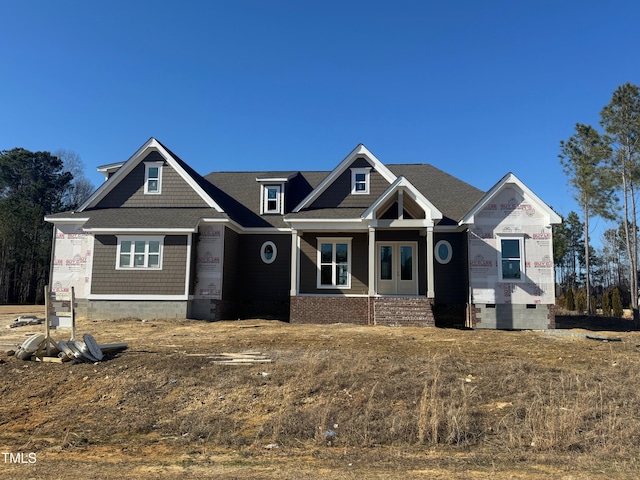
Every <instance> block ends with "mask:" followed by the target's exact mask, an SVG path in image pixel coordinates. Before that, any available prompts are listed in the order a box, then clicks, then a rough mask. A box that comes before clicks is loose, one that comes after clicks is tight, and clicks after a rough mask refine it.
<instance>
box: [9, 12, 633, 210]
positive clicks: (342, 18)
mask: <svg viewBox="0 0 640 480" xmlns="http://www.w3.org/2000/svg"><path fill="white" fill-rule="evenodd" d="M0 18H2V41H1V42H0V60H1V61H0V106H1V108H2V114H1V115H0V149H10V148H13V147H24V148H27V149H29V150H48V151H55V150H57V149H59V148H64V149H67V150H73V151H75V152H77V153H78V154H79V155H80V156H81V157H82V159H83V161H84V163H85V166H86V171H87V176H88V177H89V178H90V179H91V180H92V181H93V183H94V184H95V185H96V186H97V185H99V183H100V182H101V181H102V176H101V175H99V174H98V173H97V172H96V170H95V169H96V167H97V166H98V165H103V164H107V163H113V162H118V161H123V160H126V159H127V158H128V157H129V156H130V155H132V154H133V153H134V152H135V151H136V150H137V149H138V147H140V146H141V145H142V144H143V143H144V142H145V141H146V140H147V139H148V138H149V137H151V136H153V137H156V138H157V139H159V140H160V141H161V142H163V143H164V144H165V145H166V146H167V147H169V148H170V149H171V150H173V151H174V152H175V153H176V154H177V155H179V156H180V157H181V158H182V159H184V160H185V161H187V162H188V163H189V164H191V165H192V166H193V167H194V168H195V169H196V170H197V171H198V172H200V173H202V174H206V173H209V172H211V171H215V170H273V169H277V170H292V169H300V170H314V169H315V170H328V169H332V168H333V167H334V166H335V165H337V163H338V162H340V161H341V160H342V159H343V158H344V156H346V155H347V154H348V153H349V152H350V151H351V149H352V148H353V147H355V146H356V145H357V144H358V143H364V144H365V145H366V146H367V147H368V148H369V149H370V150H371V151H372V152H373V153H374V154H375V155H376V156H377V157H378V158H379V159H380V160H382V161H383V162H385V163H431V164H433V165H435V166H436V167H438V168H441V169H443V170H445V171H446V172H448V173H450V174H452V175H454V176H457V177H459V178H461V179H463V180H465V181H467V182H469V183H471V184H472V185H475V186H477V187H479V188H481V189H484V190H487V189H489V188H490V187H491V186H493V184H495V183H496V182H497V181H498V180H500V178H502V176H503V175H505V174H506V173H507V172H510V171H511V172H513V173H515V174H516V175H517V176H518V177H519V178H520V179H521V180H522V181H524V183H525V184H527V185H528V186H529V187H530V188H531V189H532V190H533V191H534V192H535V193H536V194H538V195H539V196H540V197H542V199H543V200H545V201H546V202H547V203H548V204H549V205H551V206H552V207H554V209H555V210H556V211H557V212H558V213H560V214H562V215H566V214H567V213H569V211H571V210H577V206H576V205H575V203H574V201H573V200H572V198H571V193H570V192H569V191H568V187H567V179H566V177H565V175H564V174H563V173H562V169H561V167H560V164H559V159H558V153H559V142H560V140H563V139H567V138H568V137H569V136H570V135H572V134H573V128H574V125H575V123H576V122H581V123H587V124H592V125H594V126H597V125H598V120H599V112H600V110H601V108H602V107H603V106H604V105H606V104H607V103H608V102H609V100H610V98H611V94H612V93H613V91H614V90H615V89H616V87H617V86H619V85H621V84H623V83H625V82H631V83H635V84H638V83H640V78H639V74H640V61H639V58H640V54H639V53H638V52H640V34H639V33H638V18H640V3H637V2H634V1H611V2H603V1H590V0H580V1H578V0H576V1H570V0H554V1H545V0H537V1H527V0H511V1H489V0H487V1H480V0H478V1H469V0H464V1H463V0H453V1H446V2H445V1H440V2H435V1H426V0H425V1H420V0H415V1H404V0H396V1H377V0H372V1H348V0H343V1H333V0H328V1H322V2H309V1H304V0H297V1H278V0H273V1H255V0H254V1H243V0H234V1H224V2H223V1H189V0H183V1H180V2H178V1H171V2H169V1H161V0H155V1H136V0H130V1H120V0H112V1H109V2H88V1H86V0H82V1H68V0H57V1H55V2H52V1H50V0H47V1H32V0H4V1H2V2H0Z"/></svg>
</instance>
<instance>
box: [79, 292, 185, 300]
mask: <svg viewBox="0 0 640 480" xmlns="http://www.w3.org/2000/svg"><path fill="white" fill-rule="evenodd" d="M87 300H189V295H153V294H150V295H124V294H96V293H94V294H89V295H87Z"/></svg>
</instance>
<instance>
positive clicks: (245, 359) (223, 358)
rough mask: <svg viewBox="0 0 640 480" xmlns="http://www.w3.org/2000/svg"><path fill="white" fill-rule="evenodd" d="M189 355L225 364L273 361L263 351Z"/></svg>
mask: <svg viewBox="0 0 640 480" xmlns="http://www.w3.org/2000/svg"><path fill="white" fill-rule="evenodd" d="M186 355H187V356H189V357H206V358H208V359H209V360H211V361H212V363H220V364H224V365H248V364H250V363H271V362H272V360H271V359H270V358H269V357H267V356H266V355H263V354H262V353H261V352H240V353H218V354H213V355H212V354H210V353H187V354H186Z"/></svg>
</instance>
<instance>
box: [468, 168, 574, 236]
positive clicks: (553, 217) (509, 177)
mask: <svg viewBox="0 0 640 480" xmlns="http://www.w3.org/2000/svg"><path fill="white" fill-rule="evenodd" d="M508 184H513V185H515V186H517V187H518V188H519V189H520V190H521V192H522V193H523V194H524V195H525V196H526V197H529V199H531V200H532V201H533V202H534V203H535V204H536V205H537V206H538V207H540V208H542V210H543V211H544V212H545V214H546V215H547V216H548V217H549V223H551V224H552V225H557V224H560V223H562V219H561V218H560V216H559V215H558V214H557V213H556V212H554V211H553V209H551V207H549V205H547V204H546V203H545V202H544V201H542V199H541V198H540V197H538V196H537V195H536V194H535V193H533V191H532V190H531V189H529V187H527V186H526V185H525V184H524V183H523V182H522V181H521V180H520V179H519V178H518V177H516V176H515V175H514V174H513V173H511V172H509V173H507V174H506V175H505V176H504V177H502V179H501V180H500V181H499V182H498V183H496V184H495V185H494V186H493V187H491V189H489V191H488V192H487V193H486V194H485V196H484V197H482V198H481V199H480V200H479V201H478V203H476V204H475V205H474V206H473V207H472V208H471V210H469V213H467V214H466V215H465V216H464V217H463V218H462V220H460V222H458V225H466V224H470V223H474V222H475V215H476V214H477V213H478V212H479V211H480V210H482V209H483V208H484V207H485V205H486V204H487V203H489V202H490V201H491V200H492V199H493V197H495V196H496V195H497V194H498V193H499V192H500V191H501V190H502V189H503V188H504V187H505V186H506V185H508Z"/></svg>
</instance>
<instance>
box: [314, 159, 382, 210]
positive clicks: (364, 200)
mask: <svg viewBox="0 0 640 480" xmlns="http://www.w3.org/2000/svg"><path fill="white" fill-rule="evenodd" d="M370 166H371V165H370V164H369V162H367V161H366V160H365V159H363V158H358V159H356V160H354V161H353V163H352V164H351V165H350V166H349V167H348V168H347V169H346V170H345V171H344V172H342V174H341V175H340V176H339V177H338V178H336V179H335V180H334V181H333V183H332V184H331V185H329V187H327V189H326V190H325V191H324V192H322V194H321V195H320V196H319V197H318V198H317V199H316V200H315V201H314V202H313V203H312V204H311V206H310V207H309V209H310V210H313V209H316V208H333V207H364V208H367V207H369V205H371V203H372V202H373V201H374V200H375V199H377V198H378V197H379V196H380V195H381V194H382V193H383V192H384V191H385V190H386V189H387V188H388V187H389V182H387V181H386V180H385V179H384V177H383V176H382V175H380V174H379V173H378V172H377V171H376V170H374V169H373V168H372V169H371V173H370V177H369V194H368V195H364V194H358V195H352V194H351V169H352V168H360V167H370Z"/></svg>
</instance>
